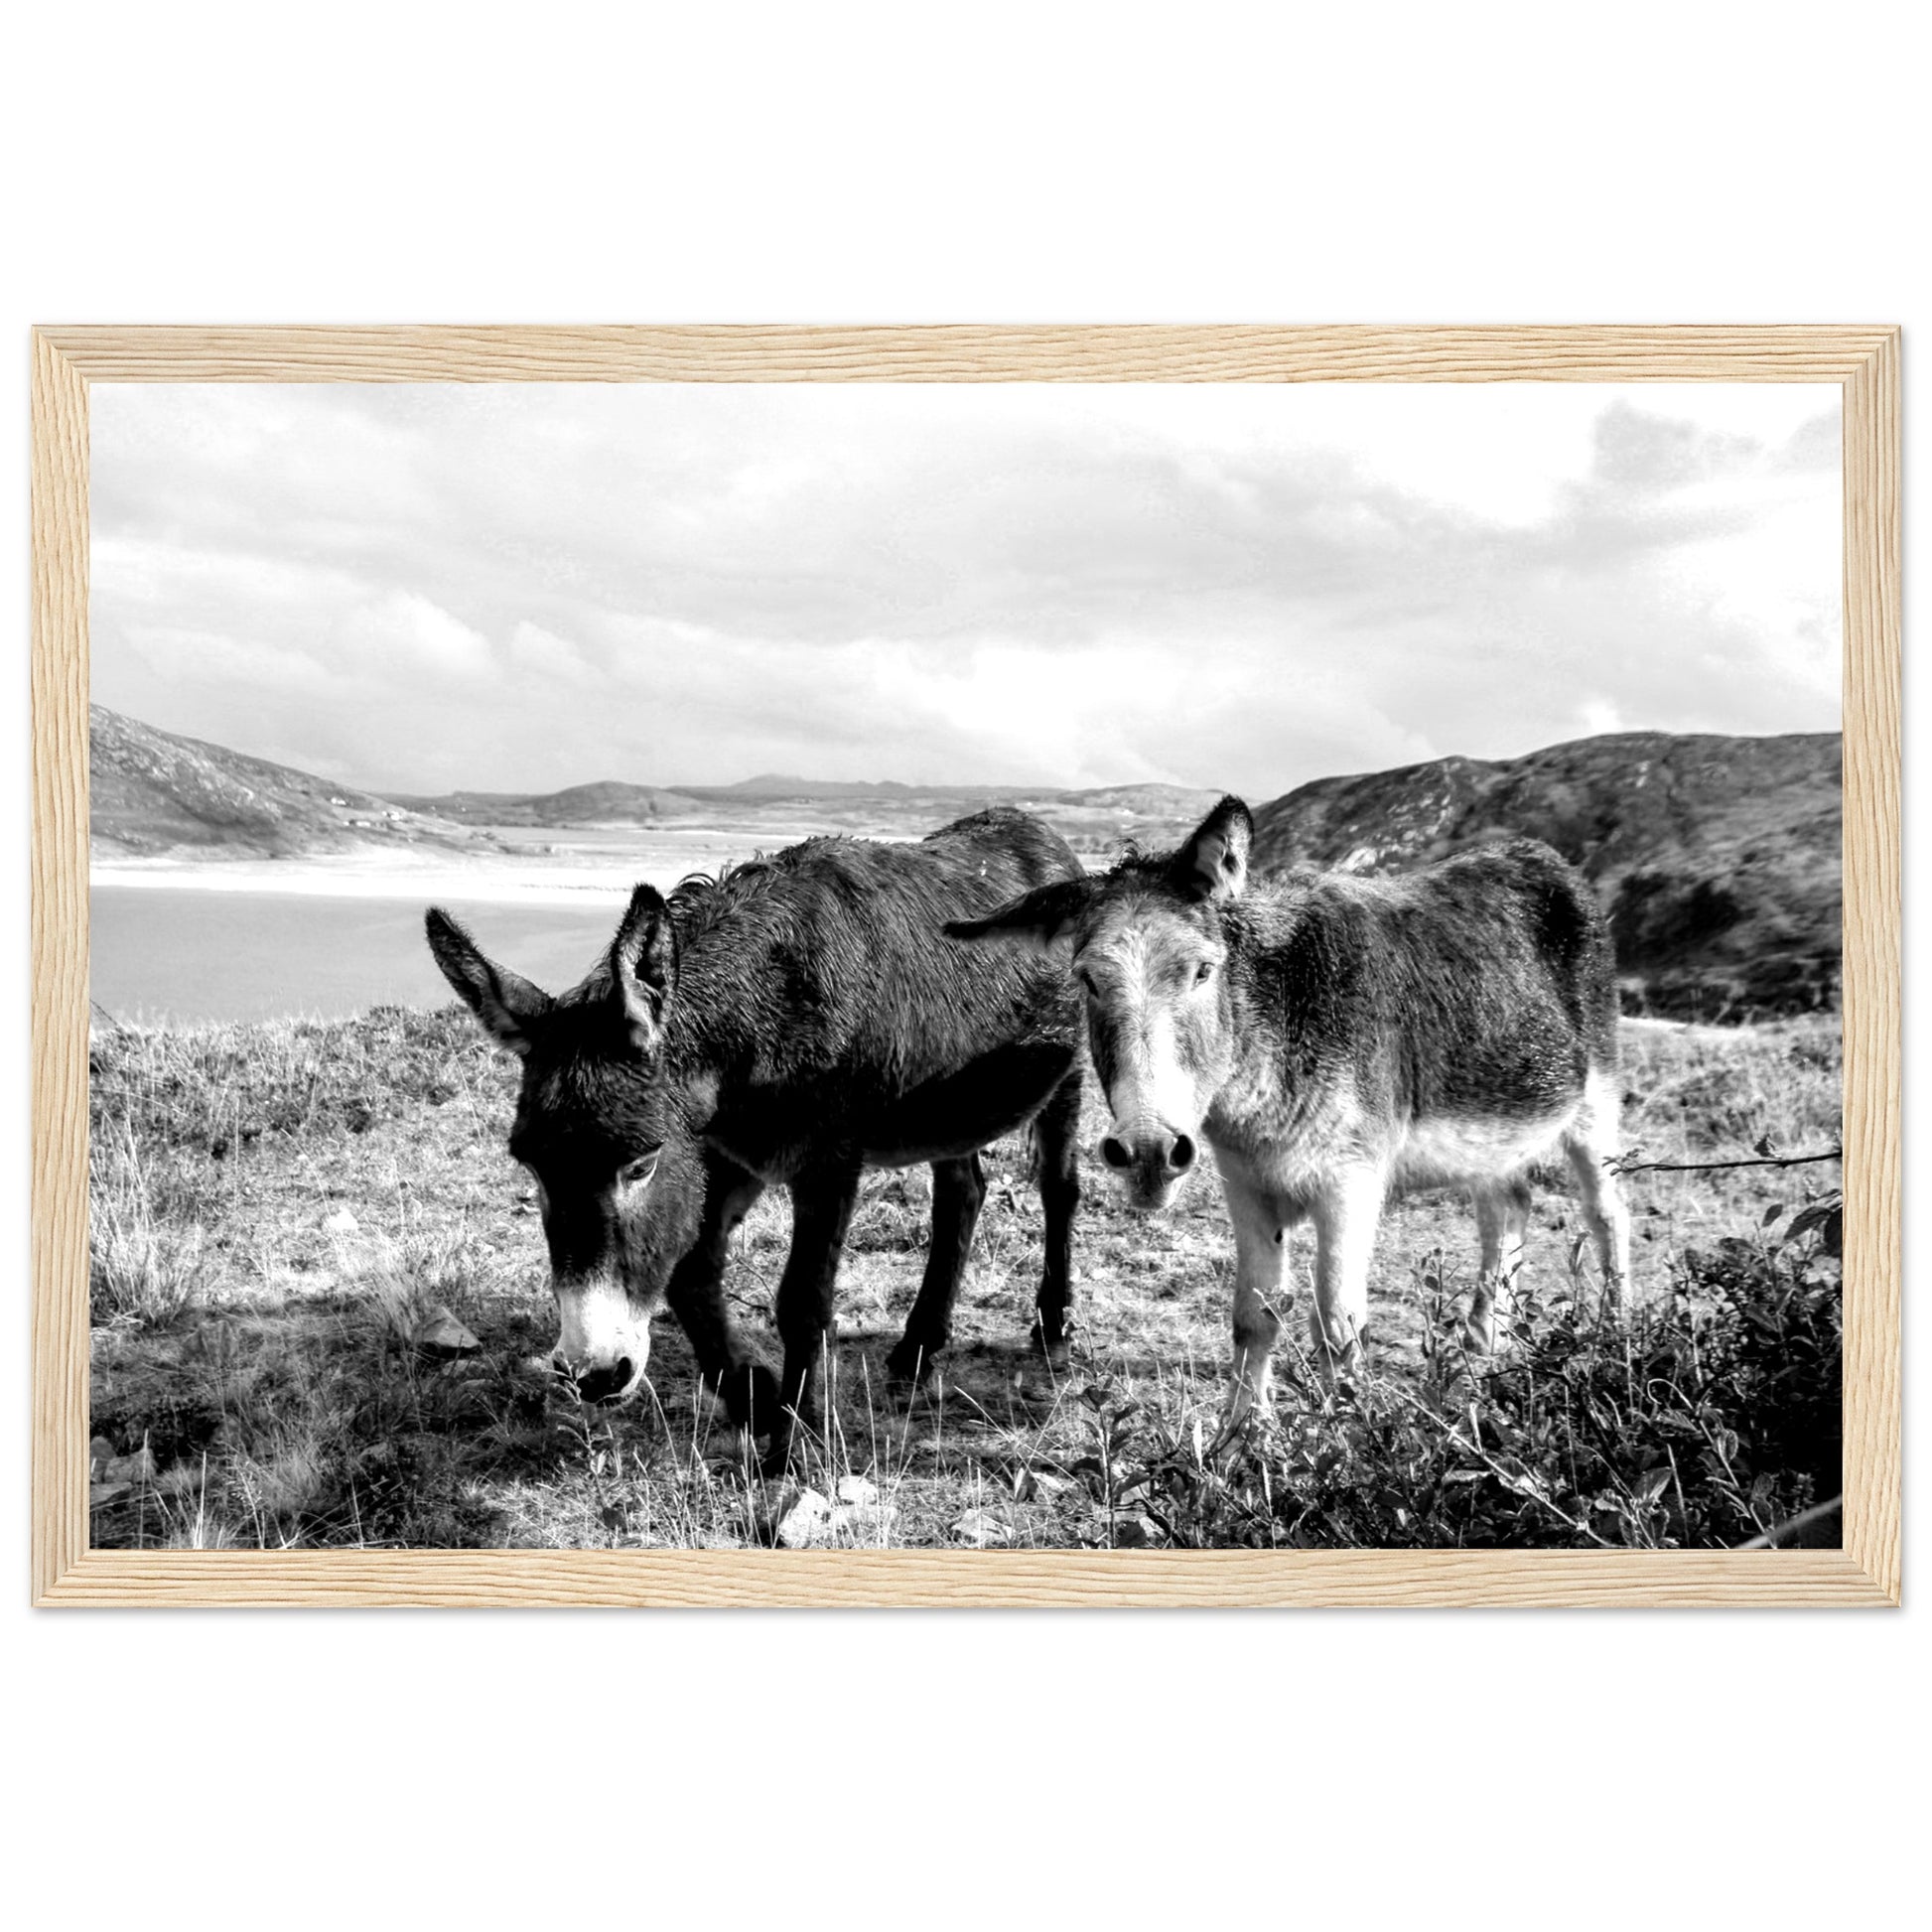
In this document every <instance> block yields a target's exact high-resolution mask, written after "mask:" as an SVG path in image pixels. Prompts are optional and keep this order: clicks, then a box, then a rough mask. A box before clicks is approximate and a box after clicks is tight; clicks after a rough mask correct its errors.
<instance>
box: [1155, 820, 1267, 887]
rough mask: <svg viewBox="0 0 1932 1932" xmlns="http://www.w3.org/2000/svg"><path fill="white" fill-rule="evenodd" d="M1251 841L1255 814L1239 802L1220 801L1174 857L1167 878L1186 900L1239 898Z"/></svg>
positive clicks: (1245, 876)
mask: <svg viewBox="0 0 1932 1932" xmlns="http://www.w3.org/2000/svg"><path fill="white" fill-rule="evenodd" d="M1254 839H1255V821H1254V815H1253V814H1252V813H1251V812H1250V811H1249V810H1248V808H1247V806H1246V805H1244V804H1243V803H1242V802H1241V800H1240V799H1238V798H1235V797H1232V796H1229V797H1226V798H1223V799H1222V800H1221V802H1220V803H1219V804H1218V805H1216V806H1215V807H1214V809H1213V810H1212V811H1211V812H1209V813H1208V815H1207V816H1206V817H1205V818H1204V819H1202V820H1201V822H1200V823H1199V824H1198V825H1197V826H1195V827H1194V834H1193V837H1192V838H1190V839H1189V840H1188V841H1187V843H1186V844H1185V845H1183V846H1182V847H1181V848H1180V850H1179V851H1178V852H1176V853H1175V854H1174V855H1173V868H1172V871H1171V874H1170V877H1171V878H1172V879H1173V884H1174V886H1175V888H1176V889H1177V890H1178V891H1179V892H1181V893H1182V894H1184V895H1185V896H1186V897H1188V898H1196V899H1198V898H1239V897H1241V892H1242V889H1243V888H1244V887H1245V886H1246V885H1247V883H1248V848H1249V847H1250V846H1251V845H1253V844H1254Z"/></svg>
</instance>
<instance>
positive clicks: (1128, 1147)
mask: <svg viewBox="0 0 1932 1932" xmlns="http://www.w3.org/2000/svg"><path fill="white" fill-rule="evenodd" d="M1100 1158H1101V1160H1102V1161H1104V1162H1105V1163H1106V1164H1107V1166H1108V1167H1109V1168H1111V1169H1112V1170H1113V1172H1114V1173H1116V1174H1118V1175H1119V1176H1120V1179H1121V1182H1122V1184H1123V1185H1124V1186H1125V1187H1126V1189H1127V1197H1128V1201H1129V1203H1130V1204H1131V1205H1133V1206H1135V1207H1149V1208H1153V1207H1165V1206H1166V1205H1167V1203H1168V1196H1169V1194H1170V1193H1171V1192H1172V1191H1173V1187H1174V1184H1175V1183H1176V1182H1177V1181H1178V1180H1179V1179H1180V1177H1181V1176H1182V1175H1183V1174H1185V1173H1187V1171H1188V1170H1189V1169H1190V1168H1191V1167H1192V1166H1193V1165H1194V1163H1195V1162H1196V1161H1197V1160H1198V1159H1199V1158H1200V1150H1199V1149H1198V1148H1197V1147H1196V1146H1195V1145H1194V1142H1193V1139H1192V1137H1191V1136H1190V1135H1186V1134H1171V1133H1169V1132H1168V1131H1167V1129H1165V1128H1154V1129H1151V1130H1149V1131H1147V1132H1145V1133H1141V1134H1136V1135H1135V1136H1134V1137H1133V1138H1132V1140H1131V1141H1130V1140H1125V1139H1123V1138H1122V1137H1121V1136H1119V1135H1117V1134H1109V1135H1108V1136H1107V1137H1106V1139H1105V1140H1103V1141H1102V1142H1101V1143H1100Z"/></svg>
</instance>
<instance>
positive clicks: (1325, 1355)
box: [1310, 1167, 1388, 1382]
mask: <svg viewBox="0 0 1932 1932" xmlns="http://www.w3.org/2000/svg"><path fill="white" fill-rule="evenodd" d="M1387 1198H1388V1181H1387V1178H1386V1177H1385V1176H1384V1174H1383V1173H1382V1172H1381V1171H1380V1170H1379V1169H1377V1168H1368V1167H1361V1168H1348V1169H1344V1170H1343V1171H1342V1172H1341V1173H1338V1174H1336V1175H1335V1176H1334V1177H1333V1178H1332V1179H1331V1180H1330V1182H1329V1184H1328V1186H1327V1187H1326V1188H1325V1189H1324V1190H1323V1191H1322V1192H1321V1193H1320V1194H1319V1195H1317V1196H1316V1197H1315V1200H1314V1202H1313V1220H1314V1311H1313V1319H1312V1321H1311V1324H1310V1327H1311V1332H1312V1334H1313V1336H1314V1354H1315V1360H1316V1362H1317V1363H1318V1364H1319V1365H1320V1368H1321V1371H1322V1373H1323V1374H1324V1375H1325V1376H1327V1378H1328V1379H1329V1380H1330V1381H1331V1382H1332V1381H1333V1380H1334V1379H1335V1378H1336V1377H1337V1376H1340V1375H1356V1374H1359V1373H1360V1372H1361V1367H1362V1333H1363V1331H1364V1330H1365V1329H1366V1328H1367V1326H1368V1264H1369V1259H1370V1257H1371V1256H1372V1255H1373V1254H1374V1252H1375V1236H1376V1231H1377V1229H1378V1228H1379V1227H1380V1226H1381V1222H1382V1206H1383V1203H1384V1201H1385V1200H1386V1199H1387Z"/></svg>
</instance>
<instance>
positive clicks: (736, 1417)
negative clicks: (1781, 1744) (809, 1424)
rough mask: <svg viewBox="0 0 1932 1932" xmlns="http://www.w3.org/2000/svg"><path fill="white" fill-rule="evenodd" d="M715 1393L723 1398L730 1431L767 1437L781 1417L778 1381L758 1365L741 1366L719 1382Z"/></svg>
mask: <svg viewBox="0 0 1932 1932" xmlns="http://www.w3.org/2000/svg"><path fill="white" fill-rule="evenodd" d="M718 1392H719V1394H721V1395H722V1396H723V1397H724V1398H725V1413H726V1415H728V1416H729V1417H730V1418H731V1422H732V1427H733V1428H734V1429H746V1430H750V1431H751V1432H752V1434H753V1435H755V1436H767V1435H769V1434H770V1433H771V1431H772V1430H773V1429H775V1428H776V1427H777V1423H778V1418H779V1416H780V1415H781V1414H782V1413H783V1405H782V1404H781V1403H780V1402H779V1400H778V1378H777V1377H776V1376H775V1375H773V1374H772V1373H771V1371H770V1370H769V1369H768V1368H766V1367H765V1366H764V1364H763V1363H762V1362H744V1363H741V1364H740V1365H739V1366H738V1367H737V1368H735V1369H732V1370H731V1371H730V1372H729V1373H727V1374H726V1375H725V1376H724V1378H723V1379H722V1380H721V1381H720V1383H719V1385H718Z"/></svg>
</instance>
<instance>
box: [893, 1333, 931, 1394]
mask: <svg viewBox="0 0 1932 1932" xmlns="http://www.w3.org/2000/svg"><path fill="white" fill-rule="evenodd" d="M938 1369H939V1350H938V1349H937V1348H936V1347H935V1346H933V1345H932V1344H931V1343H930V1342H923V1341H913V1340H911V1339H910V1338H906V1339H903V1340H900V1341H898V1342H897V1343H896V1344H895V1345H894V1347H893V1351H892V1353H891V1354H889V1355H888V1356H887V1357H886V1373H887V1374H888V1375H890V1376H891V1377H892V1378H893V1380H894V1381H895V1382H903V1383H905V1384H907V1385H908V1386H909V1387H911V1388H915V1389H916V1388H921V1387H923V1386H924V1385H925V1384H926V1383H929V1382H930V1381H932V1379H933V1378H934V1376H935V1375H936V1374H937V1373H938Z"/></svg>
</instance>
